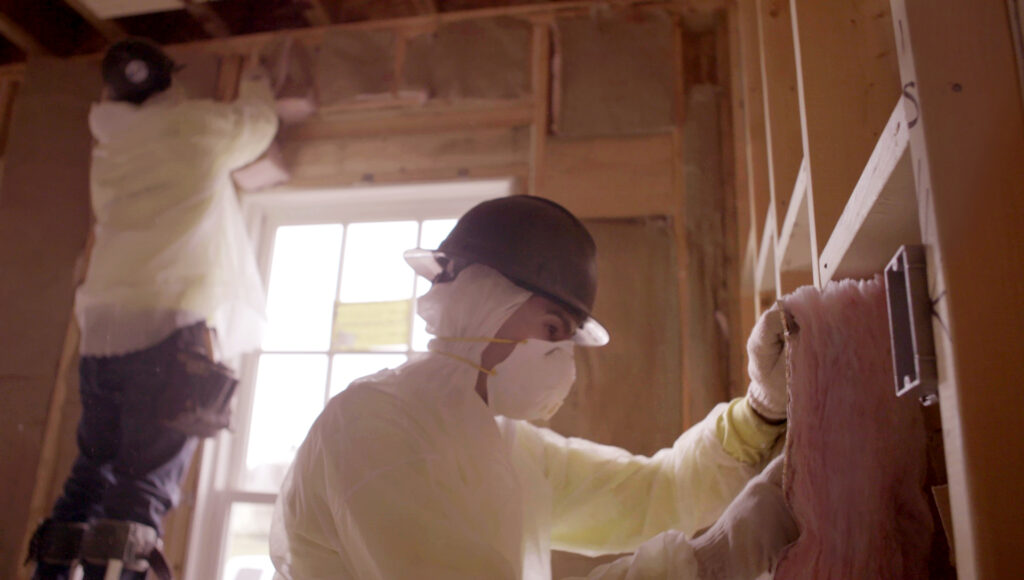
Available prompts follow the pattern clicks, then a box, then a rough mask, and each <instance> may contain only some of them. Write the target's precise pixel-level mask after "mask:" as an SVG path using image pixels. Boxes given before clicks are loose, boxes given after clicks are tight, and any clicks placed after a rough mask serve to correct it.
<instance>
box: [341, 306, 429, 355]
mask: <svg viewBox="0 0 1024 580" xmlns="http://www.w3.org/2000/svg"><path fill="white" fill-rule="evenodd" d="M411 315H412V300H390V301H387V302H357V303H345V302H336V303H335V304H334V332H333V334H332V336H331V348H333V349H334V350H403V349H405V348H406V345H408V344H409V332H410V326H411V320H410V316H411Z"/></svg>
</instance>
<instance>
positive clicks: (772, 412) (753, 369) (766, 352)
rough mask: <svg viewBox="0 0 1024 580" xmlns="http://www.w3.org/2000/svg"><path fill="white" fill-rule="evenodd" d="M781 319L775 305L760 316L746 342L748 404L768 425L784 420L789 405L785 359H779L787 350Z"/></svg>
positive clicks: (779, 311)
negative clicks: (748, 381) (748, 382)
mask: <svg viewBox="0 0 1024 580" xmlns="http://www.w3.org/2000/svg"><path fill="white" fill-rule="evenodd" d="M782 317H783V314H782V309H781V308H780V307H779V304H778V303H775V305H774V306H772V307H771V308H770V309H769V310H768V311H767V312H765V313H764V314H762V315H761V319H760V320H758V321H757V324H755V325H754V330H753V331H752V332H751V333H750V339H749V340H748V341H747V357H748V359H749V363H748V364H747V373H749V374H750V386H749V387H748V388H747V402H748V403H750V407H751V408H752V409H754V411H755V412H757V414H758V415H760V416H762V417H763V418H765V419H768V420H769V421H781V420H783V419H785V418H786V406H787V405H788V404H789V391H788V390H787V388H786V357H784V356H782V354H783V351H784V349H785V346H786V343H785V339H784V333H785V328H784V327H783V322H782Z"/></svg>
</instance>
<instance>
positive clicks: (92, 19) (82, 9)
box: [64, 0, 128, 42]
mask: <svg viewBox="0 0 1024 580" xmlns="http://www.w3.org/2000/svg"><path fill="white" fill-rule="evenodd" d="M64 3H65V4H67V5H68V6H70V7H71V9H73V10H74V11H75V12H77V13H78V14H79V16H81V17H82V18H84V19H85V21H86V22H88V23H89V24H90V25H92V27H93V28H95V29H96V31H97V32H99V33H100V34H101V35H103V38H105V39H107V42H117V41H118V40H121V39H122V38H125V37H127V36H128V32H127V31H126V30H125V29H124V28H121V25H120V24H118V23H116V22H114V21H113V20H104V19H103V18H100V17H99V16H96V13H95V12H93V11H92V9H90V8H89V7H88V6H86V4H85V3H84V2H82V0H64Z"/></svg>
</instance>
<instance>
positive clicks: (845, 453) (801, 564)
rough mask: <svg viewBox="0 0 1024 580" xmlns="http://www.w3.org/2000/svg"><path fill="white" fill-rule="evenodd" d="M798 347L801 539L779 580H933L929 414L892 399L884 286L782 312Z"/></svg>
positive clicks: (795, 473)
mask: <svg viewBox="0 0 1024 580" xmlns="http://www.w3.org/2000/svg"><path fill="white" fill-rule="evenodd" d="M783 304H784V306H785V308H786V309H788V310H789V312H790V313H791V314H792V315H793V319H794V320H795V321H796V324H797V325H798V326H799V330H797V331H796V332H795V333H793V334H790V335H789V337H788V338H787V341H788V344H789V347H790V349H789V373H790V378H789V388H790V402H789V433H788V436H787V441H786V455H787V457H786V471H785V479H784V481H785V483H784V490H785V494H786V499H787V500H788V501H789V503H790V505H791V506H792V508H793V512H794V514H795V516H796V519H797V522H798V523H799V526H800V537H799V539H798V540H797V541H796V543H794V544H793V545H792V546H791V547H790V548H789V549H788V550H787V551H786V553H785V554H784V555H783V557H782V560H781V562H780V563H779V565H778V568H777V570H776V573H775V578H776V579H793V578H808V579H814V580H826V579H830V578H832V579H837V580H838V579H842V580H853V579H856V580H872V579H876V578H877V579H886V580H891V579H897V578H927V576H928V557H929V551H930V549H931V541H932V533H933V523H932V518H931V515H930V512H929V504H928V503H927V502H928V500H927V496H926V495H925V492H924V487H925V485H924V484H925V470H926V467H927V465H926V454H925V431H924V425H923V420H922V417H921V411H920V408H919V405H920V403H919V402H918V401H917V400H916V398H914V397H904V398H899V399H898V398H897V397H896V395H895V392H894V387H893V378H892V356H891V354H890V352H891V349H890V345H889V326H888V324H889V323H888V315H887V312H886V304H885V287H884V285H883V283H882V281H881V278H876V279H874V280H871V281H865V282H857V281H852V280H845V281H842V282H839V283H833V284H830V285H828V286H827V287H826V288H825V289H824V290H822V291H818V290H816V289H814V288H810V287H806V288H801V289H800V290H797V291H796V292H794V293H793V294H791V295H790V296H789V297H787V298H785V299H784V300H783Z"/></svg>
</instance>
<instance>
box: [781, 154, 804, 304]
mask: <svg viewBox="0 0 1024 580" xmlns="http://www.w3.org/2000/svg"><path fill="white" fill-rule="evenodd" d="M809 172H810V168H809V167H808V166H807V160H806V159H805V160H804V162H803V163H801V164H800V172H799V173H798V174H797V178H796V184H795V185H794V186H793V193H792V195H791V196H790V198H789V204H788V206H787V207H786V215H785V216H784V217H783V219H782V225H781V226H780V229H779V243H778V247H777V249H776V252H775V262H776V265H777V267H776V270H777V271H779V272H793V271H807V272H808V273H810V271H811V264H812V263H813V260H812V259H811V245H810V237H811V231H810V220H809V216H808V215H807V213H808V211H807V180H808V177H809ZM812 280H813V279H812ZM783 293H784V294H785V293H786V292H785V291H783Z"/></svg>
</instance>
